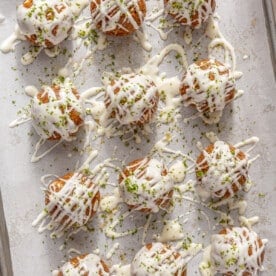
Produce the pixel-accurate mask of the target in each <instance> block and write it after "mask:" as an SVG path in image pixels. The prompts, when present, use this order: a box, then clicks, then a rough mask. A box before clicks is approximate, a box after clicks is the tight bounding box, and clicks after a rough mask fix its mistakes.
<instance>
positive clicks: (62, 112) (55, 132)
mask: <svg viewBox="0 0 276 276" xmlns="http://www.w3.org/2000/svg"><path fill="white" fill-rule="evenodd" d="M42 89H43V90H42V91H43V92H42V94H41V95H40V96H41V97H42V98H45V97H46V98H47V97H48V99H49V101H48V102H46V103H42V102H41V98H39V97H37V95H38V94H37V95H36V96H35V97H33V99H32V100H31V117H32V125H33V127H34V128H35V130H36V132H37V134H38V135H39V136H40V137H41V138H43V139H51V138H55V137H56V138H57V136H60V139H62V140H65V141H72V140H73V139H74V136H73V135H74V134H75V133H76V132H77V131H78V129H79V127H80V126H81V125H82V123H83V117H84V108H83V104H82V101H81V100H80V99H79V97H78V94H77V92H76V90H75V88H74V87H73V85H72V83H71V82H70V81H69V80H68V79H66V80H65V82H64V83H63V84H60V85H59V86H52V87H50V86H44V87H43V88H42ZM56 91H57V92H56ZM76 117H78V119H77V120H76ZM76 122H77V123H76Z"/></svg>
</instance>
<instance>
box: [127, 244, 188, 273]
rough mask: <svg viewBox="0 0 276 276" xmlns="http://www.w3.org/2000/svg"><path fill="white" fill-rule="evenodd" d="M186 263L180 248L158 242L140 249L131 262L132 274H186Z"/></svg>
mask: <svg viewBox="0 0 276 276" xmlns="http://www.w3.org/2000/svg"><path fill="white" fill-rule="evenodd" d="M148 246H151V248H148ZM186 264H187V262H186V259H185V258H183V256H182V254H181V251H180V250H176V249H175V248H173V247H170V246H167V245H165V244H163V243H159V242H157V243H152V244H150V245H147V246H144V247H142V248H141V249H140V250H139V251H138V253H137V254H136V255H135V257H134V259H133V261H132V263H131V275H133V276H147V275H156V276H173V275H177V276H180V275H185V274H184V271H185V270H186V267H185V266H186Z"/></svg>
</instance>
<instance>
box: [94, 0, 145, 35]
mask: <svg viewBox="0 0 276 276" xmlns="http://www.w3.org/2000/svg"><path fill="white" fill-rule="evenodd" d="M140 1H141V0H124V1H120V0H93V1H92V3H91V14H92V20H93V23H94V24H95V25H96V26H97V27H98V28H99V29H100V30H102V31H103V32H104V33H108V34H114V35H117V34H118V35H127V34H129V33H131V32H133V31H134V30H137V29H138V28H139V27H140V25H141V24H142V22H143V20H144V15H145V14H144V13H145V11H144V12H143V11H142V10H141V7H140V5H139V2H140ZM141 2H144V0H142V1H141ZM144 5H145V3H144Z"/></svg>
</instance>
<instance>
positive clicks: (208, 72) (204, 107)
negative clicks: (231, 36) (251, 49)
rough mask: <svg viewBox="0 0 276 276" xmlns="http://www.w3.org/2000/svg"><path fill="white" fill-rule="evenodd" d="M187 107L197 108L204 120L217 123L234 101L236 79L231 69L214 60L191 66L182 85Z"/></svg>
mask: <svg viewBox="0 0 276 276" xmlns="http://www.w3.org/2000/svg"><path fill="white" fill-rule="evenodd" d="M180 91H181V94H183V99H184V105H185V106H190V105H192V106H195V108H196V109H197V111H198V112H199V113H200V116H201V117H202V119H203V120H204V121H205V122H206V123H209V124H213V123H217V122H218V121H219V120H220V117H221V116H222V111H223V109H224V107H225V106H226V105H227V104H228V103H229V102H231V101H232V100H234V95H235V93H236V90H235V78H234V76H233V75H232V73H231V71H230V69H229V68H228V67H227V66H226V65H224V64H222V63H220V62H218V61H216V60H213V59H209V60H202V61H199V62H195V63H193V64H191V65H190V66H189V67H188V69H187V72H186V74H185V76H184V79H183V81H182V84H181V90H180Z"/></svg>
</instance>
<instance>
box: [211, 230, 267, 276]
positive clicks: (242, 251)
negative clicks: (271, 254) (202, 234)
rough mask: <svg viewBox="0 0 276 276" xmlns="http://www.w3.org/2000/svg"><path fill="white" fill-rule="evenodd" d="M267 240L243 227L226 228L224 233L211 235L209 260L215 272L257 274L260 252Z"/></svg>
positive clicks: (260, 264)
mask: <svg viewBox="0 0 276 276" xmlns="http://www.w3.org/2000/svg"><path fill="white" fill-rule="evenodd" d="M266 243H267V240H261V239H259V237H258V235H257V234H256V233H255V232H254V231H252V230H248V229H247V228H245V227H242V228H241V227H234V228H232V229H226V234H216V235H213V236H212V243H211V252H210V254H211V255H210V260H211V267H212V269H213V272H215V273H227V272H231V273H233V275H237V276H242V275H243V273H244V272H248V273H251V275H257V273H258V271H260V270H262V268H263V266H262V258H263V257H262V254H263V252H264V249H265V244H266Z"/></svg>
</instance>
